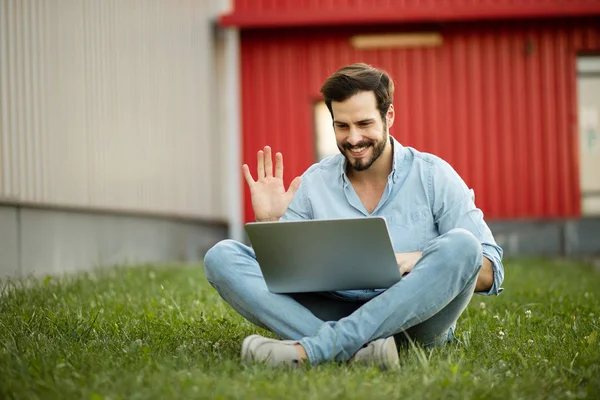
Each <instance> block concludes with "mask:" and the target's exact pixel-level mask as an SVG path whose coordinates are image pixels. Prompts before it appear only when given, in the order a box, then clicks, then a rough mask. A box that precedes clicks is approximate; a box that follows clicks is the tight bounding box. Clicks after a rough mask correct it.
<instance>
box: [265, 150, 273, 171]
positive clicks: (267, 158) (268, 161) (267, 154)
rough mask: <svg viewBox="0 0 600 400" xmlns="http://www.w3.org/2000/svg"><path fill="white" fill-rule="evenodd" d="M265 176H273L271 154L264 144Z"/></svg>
mask: <svg viewBox="0 0 600 400" xmlns="http://www.w3.org/2000/svg"><path fill="white" fill-rule="evenodd" d="M265 176H266V177H267V178H270V177H272V176H273V155H272V154H271V148H270V147H269V146H265Z"/></svg>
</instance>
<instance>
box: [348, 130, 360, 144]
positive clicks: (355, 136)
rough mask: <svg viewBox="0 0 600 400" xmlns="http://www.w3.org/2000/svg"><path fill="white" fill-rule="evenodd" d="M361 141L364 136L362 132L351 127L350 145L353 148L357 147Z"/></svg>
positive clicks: (349, 134) (349, 133)
mask: <svg viewBox="0 0 600 400" xmlns="http://www.w3.org/2000/svg"><path fill="white" fill-rule="evenodd" d="M361 140H362V136H361V134H360V131H359V130H358V129H357V128H356V127H354V126H351V127H350V131H349V132H348V143H350V144H351V145H352V146H355V145H357V144H358V143H360V141H361Z"/></svg>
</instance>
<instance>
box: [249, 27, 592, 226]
mask: <svg viewBox="0 0 600 400" xmlns="http://www.w3.org/2000/svg"><path fill="white" fill-rule="evenodd" d="M356 33H359V32H357V31H356V30H350V29H346V30H342V29H337V30H335V31H332V30H314V29H313V30H302V31H300V30H289V31H279V32H278V35H277V36H274V35H272V34H271V32H269V31H243V32H242V92H243V94H242V99H243V105H242V113H243V162H247V163H250V165H251V166H252V167H253V168H252V169H255V168H254V164H255V162H256V151H257V150H258V149H260V148H262V147H263V146H264V145H266V144H269V145H272V146H273V148H274V150H275V151H281V152H283V154H284V156H285V167H286V183H287V184H289V182H290V181H291V179H292V178H293V177H295V176H297V175H299V174H301V173H302V172H303V171H304V170H305V169H306V168H307V167H308V166H309V165H310V164H312V163H313V162H314V161H315V150H314V149H315V143H314V137H313V134H314V133H313V108H312V107H313V104H314V103H315V102H316V101H318V100H319V99H320V96H319V88H320V86H321V84H322V82H323V81H324V80H325V79H326V78H327V77H328V76H329V75H330V74H331V73H333V72H334V71H335V70H336V69H337V68H339V67H340V66H342V65H345V64H348V63H352V62H358V61H361V62H367V63H369V64H372V65H375V66H378V67H381V68H384V69H386V70H387V71H388V72H389V73H390V74H391V76H392V77H393V78H394V80H395V82H396V94H395V99H394V104H395V107H396V112H397V117H396V122H395V124H394V126H393V127H392V129H391V134H392V135H393V136H394V137H396V138H397V139H398V140H399V141H400V142H401V143H403V144H404V145H407V146H413V147H416V148H417V149H419V150H421V151H427V152H431V153H434V154H437V155H439V156H440V157H442V158H444V159H446V160H447V161H448V162H450V163H451V164H452V165H453V166H454V167H455V169H456V170H457V171H458V172H459V173H460V174H461V175H462V176H463V178H464V179H465V181H466V182H467V184H468V185H469V186H471V187H472V188H474V189H475V192H476V195H477V199H476V200H477V204H478V205H479V206H480V207H481V208H482V209H483V211H484V212H485V213H486V216H487V217H489V218H493V219H503V218H563V217H575V216H578V215H579V214H580V193H579V171H578V168H579V166H578V157H579V154H578V151H579V150H578V143H577V126H576V124H577V106H576V98H577V96H576V92H575V88H576V72H575V58H576V54H577V52H585V51H590V52H594V51H595V52H600V23H599V21H598V20H578V21H572V22H566V21H555V22H535V23H533V22H529V23H527V24H525V23H518V24H516V23H495V24H493V26H492V25H490V24H488V25H487V26H482V25H451V26H448V25H446V26H445V27H444V28H443V30H442V31H441V33H442V35H443V38H444V44H443V46H441V47H437V48H422V49H380V50H356V49H353V48H351V47H350V45H349V37H350V36H351V35H354V34H356ZM245 190H246V192H245V196H246V197H245V215H246V219H247V220H251V219H252V218H253V215H252V209H251V204H250V201H249V193H248V192H247V189H245Z"/></svg>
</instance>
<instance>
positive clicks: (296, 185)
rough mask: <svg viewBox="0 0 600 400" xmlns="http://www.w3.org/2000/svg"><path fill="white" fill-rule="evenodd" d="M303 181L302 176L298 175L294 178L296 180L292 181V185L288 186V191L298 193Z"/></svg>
mask: <svg viewBox="0 0 600 400" xmlns="http://www.w3.org/2000/svg"><path fill="white" fill-rule="evenodd" d="M301 182H302V178H300V177H299V176H297V177H296V178H294V180H293V181H292V183H290V187H289V188H288V191H287V192H288V193H289V194H291V195H293V194H294V193H296V191H297V190H298V188H299V187H300V183H301Z"/></svg>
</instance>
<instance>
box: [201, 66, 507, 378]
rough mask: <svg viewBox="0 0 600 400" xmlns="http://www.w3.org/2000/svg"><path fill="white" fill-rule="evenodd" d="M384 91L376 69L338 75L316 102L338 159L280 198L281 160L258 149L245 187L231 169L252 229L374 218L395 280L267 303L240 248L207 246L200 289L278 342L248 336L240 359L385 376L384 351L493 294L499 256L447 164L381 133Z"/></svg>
mask: <svg viewBox="0 0 600 400" xmlns="http://www.w3.org/2000/svg"><path fill="white" fill-rule="evenodd" d="M393 92H394V85H393V82H392V80H391V79H390V77H389V76H388V75H387V74H386V73H385V72H384V71H381V70H379V69H376V68H373V67H371V66H368V65H366V64H353V65H349V66H346V67H343V68H341V69H339V70H338V71H337V72H335V73H334V74H333V75H332V76H331V77H329V78H328V79H327V81H326V82H325V83H324V85H323V87H322V88H321V93H322V94H323V96H324V98H325V102H326V104H327V107H328V108H329V111H330V112H331V116H332V117H333V127H334V131H335V138H336V141H337V145H338V148H339V150H340V153H341V154H338V155H336V156H333V157H329V158H327V159H325V160H323V161H321V162H320V163H318V164H315V165H313V166H312V167H310V168H309V169H308V170H307V171H306V172H305V173H304V174H303V175H302V178H300V177H297V178H295V179H294V180H293V181H292V183H291V184H290V187H289V189H288V190H287V191H286V190H285V188H284V186H283V180H282V177H283V156H282V155H281V154H280V153H277V154H276V155H275V165H274V166H273V161H272V154H271V149H270V148H269V147H268V146H267V147H265V148H264V150H261V151H259V152H258V169H257V173H258V177H257V180H256V181H255V180H254V179H253V177H252V175H251V173H250V170H249V168H248V166H247V165H244V166H243V167H242V168H243V173H244V177H245V179H246V182H247V183H248V185H249V187H250V192H251V196H252V206H253V209H254V214H255V217H256V220H257V221H277V220H306V219H329V218H356V217H361V216H364V217H367V216H382V217H384V218H385V219H386V221H387V223H388V228H389V231H390V236H391V239H392V244H393V246H394V251H395V252H396V260H397V262H398V268H399V269H400V272H401V274H402V275H403V279H402V280H400V281H399V282H398V283H397V284H395V285H394V286H392V287H391V288H389V289H380V290H345V291H337V292H331V293H313V294H302V295H285V294H275V293H271V292H269V290H268V289H267V286H266V284H265V282H264V279H263V277H262V274H261V270H260V267H259V265H258V262H257V261H256V257H255V255H254V252H253V251H252V249H251V248H250V247H248V246H245V245H243V244H241V243H238V242H235V241H231V240H225V241H222V242H220V243H218V244H217V245H215V246H214V247H213V248H212V249H210V250H209V251H208V253H207V254H206V257H205V272H206V276H207V278H208V280H209V282H210V283H211V284H212V285H213V286H214V287H215V288H216V290H217V291H218V292H219V294H220V295H221V296H222V297H223V299H224V300H225V301H227V302H228V303H229V304H230V305H231V306H232V307H233V308H234V309H235V310H236V311H237V312H239V313H240V314H241V315H242V316H244V317H245V318H246V319H248V320H249V321H251V322H253V323H254V324H256V325H258V326H261V327H263V328H265V329H267V330H269V331H271V332H273V333H275V334H276V335H277V336H278V337H279V338H281V339H282V340H275V339H270V338H265V337H262V336H259V335H252V336H249V337H248V338H246V340H244V343H243V345H242V359H243V361H245V362H255V361H258V362H265V363H267V364H269V365H274V366H278V365H298V364H301V363H303V362H304V361H306V360H309V361H310V363H311V364H319V363H323V362H326V361H338V362H343V361H349V362H355V363H364V364H375V365H378V366H380V367H383V368H390V367H394V366H397V365H398V364H399V359H398V350H397V347H396V344H397V343H396V342H401V341H407V340H414V341H417V342H420V343H422V344H423V345H425V346H434V345H440V344H443V343H445V342H447V341H450V340H452V339H453V337H454V329H455V327H456V321H457V319H458V317H459V316H460V315H461V313H462V312H463V310H464V309H465V307H466V306H467V304H468V303H469V301H470V299H471V297H472V296H473V293H474V292H477V293H481V294H487V295H489V294H499V292H500V291H501V289H500V284H501V283H502V280H503V278H504V268H503V266H502V261H501V260H502V249H501V248H500V247H498V246H497V245H496V243H495V241H494V238H493V236H492V233H491V232H490V230H489V228H488V226H487V225H486V223H485V222H484V220H483V214H482V212H481V211H480V210H479V209H477V208H476V206H475V204H474V195H473V191H472V190H469V188H468V187H467V186H466V185H465V183H464V182H463V180H462V179H461V178H460V176H459V175H458V174H457V173H456V172H455V171H454V170H453V169H452V167H451V166H450V165H449V164H447V163H446V162H444V161H443V160H441V159H440V158H437V157H435V156H433V155H430V154H426V153H421V152H419V151H417V150H415V149H412V148H409V147H403V146H402V145H401V144H400V143H399V142H398V141H396V140H395V139H394V138H393V137H392V136H390V135H389V129H390V128H391V127H392V126H393V124H394V117H395V113H394V106H393V105H392V97H393ZM340 251H343V249H340Z"/></svg>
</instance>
